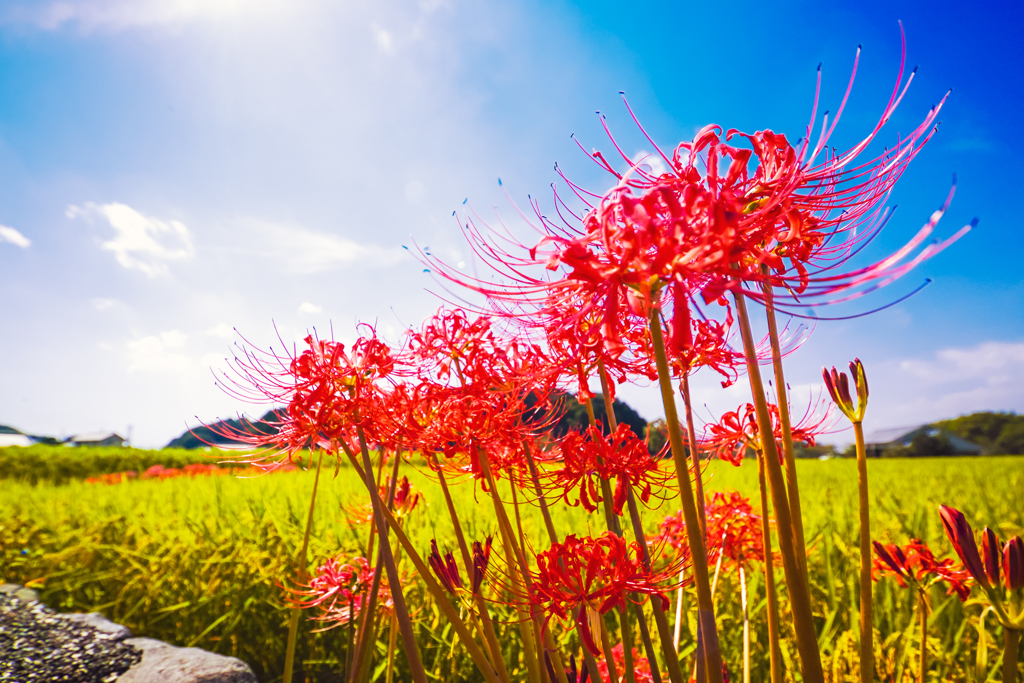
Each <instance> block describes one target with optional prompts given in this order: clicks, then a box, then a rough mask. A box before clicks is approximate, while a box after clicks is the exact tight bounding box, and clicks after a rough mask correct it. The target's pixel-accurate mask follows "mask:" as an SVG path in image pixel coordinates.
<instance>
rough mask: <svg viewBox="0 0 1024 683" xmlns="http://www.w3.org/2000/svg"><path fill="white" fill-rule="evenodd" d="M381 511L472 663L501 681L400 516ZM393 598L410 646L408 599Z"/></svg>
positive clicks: (398, 593)
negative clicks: (403, 609)
mask: <svg viewBox="0 0 1024 683" xmlns="http://www.w3.org/2000/svg"><path fill="white" fill-rule="evenodd" d="M360 445H362V444H360ZM345 453H346V455H348V457H349V459H350V460H351V461H352V464H353V465H354V466H355V468H356V471H357V472H359V473H360V476H363V480H364V481H366V476H365V472H364V471H363V470H362V469H361V468H359V464H358V462H357V461H356V459H355V454H354V453H352V452H351V451H350V450H349V449H347V448H346V449H345ZM364 465H365V460H364ZM366 471H372V470H369V469H367V470H366ZM370 499H371V502H372V501H373V500H374V499H375V497H374V495H373V493H372V492H371V495H370ZM376 500H378V501H379V498H376ZM378 511H379V514H380V516H381V518H382V519H381V520H380V527H381V528H387V527H390V528H391V531H393V532H394V533H395V538H396V539H397V540H398V543H399V545H401V547H402V549H403V550H405V554H406V555H408V556H409V559H410V560H411V561H412V563H413V566H414V567H415V568H416V572H417V573H418V574H419V576H420V579H422V580H423V583H424V585H425V586H426V587H427V590H428V591H429V592H430V594H431V595H432V596H433V598H434V600H435V601H436V603H437V606H438V607H439V608H440V609H441V611H442V612H443V613H444V615H445V617H446V618H447V619H448V621H449V622H451V624H452V628H453V629H454V630H455V633H456V634H457V635H458V636H459V639H460V640H461V641H462V644H463V645H464V646H465V648H466V651H467V653H468V654H469V656H470V658H471V659H472V660H473V663H474V664H475V665H476V667H477V668H478V669H479V670H480V672H481V673H482V674H483V677H484V679H485V680H486V681H487V682H488V683H500V681H498V676H497V674H496V673H495V671H494V669H493V668H492V667H491V664H490V662H488V661H487V656H486V655H484V652H483V650H482V649H480V646H479V645H478V644H477V643H476V641H475V640H474V639H473V636H472V634H471V633H470V632H469V628H468V627H467V626H466V624H465V622H464V621H463V620H462V618H461V617H460V616H459V611H458V610H457V609H455V607H453V606H452V603H451V602H450V601H449V600H448V597H447V596H446V595H445V592H444V588H442V587H441V585H440V584H439V583H438V582H437V581H436V580H435V579H434V577H433V575H432V574H431V573H430V568H429V567H428V566H427V563H426V562H424V561H423V558H422V557H420V555H419V553H418V552H417V551H416V546H414V545H413V544H412V541H410V540H409V537H408V536H407V535H406V533H405V531H404V530H403V529H402V525H401V524H400V523H399V522H398V519H397V518H396V517H395V515H394V513H392V512H391V510H388V509H387V508H386V507H384V506H383V505H381V506H379V507H375V509H374V513H375V514H377V513H378ZM389 547H390V545H389V544H387V537H386V536H383V535H382V536H381V548H382V550H386V548H389ZM386 559H387V555H385V560H386ZM389 568H390V567H389ZM396 574H397V572H396ZM397 578H398V577H397V576H396V579H394V581H395V582H394V584H392V585H394V586H400V585H401V584H400V583H398V582H397ZM392 581H393V579H392V578H391V574H390V573H389V574H388V582H389V584H391V582H392ZM392 597H393V598H394V601H395V616H396V617H397V618H398V627H399V631H401V632H402V641H403V645H404V646H405V647H406V648H407V649H408V645H407V641H406V640H405V632H404V631H403V629H402V617H401V614H402V612H400V611H399V609H398V605H399V601H401V604H402V606H403V607H404V606H405V600H404V598H403V597H402V591H401V590H397V591H396V590H394V589H393V588H392ZM405 615H406V618H408V612H407V611H406V612H405ZM413 647H414V648H415V647H416V646H415V640H414V641H413ZM414 652H416V655H415V656H416V659H417V662H419V661H420V660H419V651H418V649H414ZM406 656H407V657H409V658H410V659H411V658H412V656H410V654H409V653H408V652H407V653H406ZM410 668H411V667H410ZM420 671H421V672H422V671H423V664H422V662H420ZM413 673H414V674H415V669H413Z"/></svg>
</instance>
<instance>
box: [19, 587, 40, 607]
mask: <svg viewBox="0 0 1024 683" xmlns="http://www.w3.org/2000/svg"><path fill="white" fill-rule="evenodd" d="M13 595H14V597H16V598H18V599H19V600H21V601H22V602H26V603H31V602H39V593H36V592H35V591H34V590H32V589H31V588H19V589H18V590H16V591H14V593H13Z"/></svg>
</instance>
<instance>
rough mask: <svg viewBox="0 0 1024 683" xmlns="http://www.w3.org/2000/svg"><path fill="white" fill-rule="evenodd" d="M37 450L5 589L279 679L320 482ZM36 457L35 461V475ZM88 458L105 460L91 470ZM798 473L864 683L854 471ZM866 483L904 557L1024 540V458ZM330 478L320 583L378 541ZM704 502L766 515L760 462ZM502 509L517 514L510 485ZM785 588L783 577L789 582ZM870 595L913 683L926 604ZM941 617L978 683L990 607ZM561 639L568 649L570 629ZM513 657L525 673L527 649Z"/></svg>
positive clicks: (729, 634) (943, 645)
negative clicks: (963, 542)
mask: <svg viewBox="0 0 1024 683" xmlns="http://www.w3.org/2000/svg"><path fill="white" fill-rule="evenodd" d="M35 450H37V449H35V448H33V449H0V465H2V468H3V469H2V470H0V476H2V477H3V478H2V479H0V492H2V493H0V581H4V582H15V583H22V584H25V585H28V586H30V587H33V588H35V589H36V590H37V591H38V592H39V593H40V595H41V597H42V599H43V601H44V602H46V603H47V604H48V605H50V606H52V607H54V608H56V609H58V610H61V611H72V612H90V611H97V612H102V613H103V614H104V615H106V616H107V617H108V618H110V619H112V620H114V621H117V622H119V623H123V624H125V625H127V626H129V627H130V628H131V629H132V630H133V631H134V632H135V633H136V634H138V635H144V636H148V637H153V638H159V639H162V640H166V641H169V642H171V643H174V644H177V645H183V646H197V647H201V648H205V649H208V650H212V651H214V652H219V653H223V654H229V655H233V656H236V657H240V658H241V659H243V660H245V661H246V662H247V663H248V664H249V665H250V666H251V667H252V668H253V670H254V671H255V672H256V674H257V676H258V678H259V679H260V680H261V681H273V680H277V679H279V678H280V677H281V674H282V671H283V663H284V653H285V636H286V633H287V619H288V611H287V608H286V605H285V604H284V603H283V602H282V589H281V588H280V586H282V585H285V586H288V585H293V584H291V580H292V579H296V578H297V577H298V575H299V568H298V567H297V566H296V564H295V556H296V553H297V550H298V547H299V546H300V544H301V538H302V530H303V524H304V521H305V515H306V511H307V507H308V500H309V498H308V497H309V494H310V491H311V489H312V485H313V473H312V472H309V471H301V470H300V471H295V472H285V473H276V474H270V475H266V476H261V477H257V478H248V479H241V478H236V477H234V476H230V475H228V476H206V477H197V478H188V477H181V478H174V479H167V480H158V479H150V480H145V481H142V480H131V481H126V482H124V483H121V484H114V485H105V484H87V483H84V481H83V479H84V478H85V477H86V476H92V475H94V474H99V473H105V472H100V471H98V470H101V469H105V470H106V472H112V471H119V470H121V469H128V467H127V466H124V464H123V462H122V461H117V463H116V464H115V465H112V464H111V462H108V461H105V460H103V458H102V457H101V454H99V453H97V454H90V453H87V452H83V451H81V450H77V451H71V450H70V449H64V451H65V452H62V453H55V456H54V457H60V458H71V459H73V458H75V457H81V458H86V459H87V462H84V463H82V462H79V463H77V467H75V466H72V465H74V464H75V463H73V462H72V465H67V464H66V465H64V466H62V467H51V468H50V469H49V470H48V469H47V468H46V467H44V466H42V465H40V464H39V463H44V464H45V462H46V460H47V458H46V457H41V456H38V455H34V454H33V453H32V451H35ZM55 450H60V449H55ZM100 450H102V449H100ZM115 450H118V451H124V450H125V449H115ZM138 453H146V452H138ZM149 453H151V456H146V457H151V458H152V459H153V462H163V463H164V464H166V465H167V466H171V465H172V464H176V465H180V464H184V463H185V462H186V461H188V462H201V461H205V462H216V460H214V459H211V458H210V455H211V454H202V453H196V452H178V453H168V452H164V451H153V452H149ZM186 453H187V455H186ZM115 455H119V456H124V455H125V453H115ZM213 455H216V454H213ZM111 457H112V456H111ZM137 457H138V458H139V460H138V463H137V464H136V465H135V466H134V467H133V469H134V468H141V467H143V466H144V464H145V463H146V462H150V461H148V460H146V459H145V457H143V456H142V455H139V456H137ZM32 458H35V460H36V461H37V462H36V464H35V465H26V464H25V463H26V462H28V461H29V460H31V459H32ZM93 458H95V459H98V460H96V461H93V460H89V459H93ZM101 461H102V462H101ZM18 462H21V463H22V465H21V466H18V465H17V464H16V463H18ZM12 463H15V464H12ZM150 464H153V463H152V462H151V463H150ZM145 466H148V465H145ZM402 467H403V470H402V472H401V474H405V475H408V476H409V478H410V479H411V480H412V481H413V485H414V487H416V488H418V489H419V490H420V491H422V493H423V496H424V501H425V503H421V505H420V506H419V507H417V508H416V509H415V510H414V511H413V512H412V513H411V514H410V515H409V516H408V517H407V519H406V522H405V525H406V530H407V531H408V532H409V534H410V536H411V537H412V538H413V539H414V541H415V542H416V543H417V544H419V545H420V546H421V547H422V548H423V549H424V550H426V549H427V547H428V546H429V543H430V539H431V538H433V537H435V536H436V537H437V538H438V540H439V542H441V543H442V545H443V544H444V543H448V544H449V545H452V544H453V543H454V541H453V540H451V539H452V533H451V529H450V521H449V518H448V515H447V513H446V511H445V509H444V500H443V498H442V496H441V493H440V487H439V486H438V485H437V484H436V483H434V482H433V481H431V480H430V479H429V478H428V477H426V476H424V474H423V473H422V472H421V471H420V470H419V468H417V466H416V465H415V464H403V465H402ZM798 471H799V477H800V489H801V498H802V507H803V513H804V524H805V528H806V529H807V538H808V547H809V552H810V558H809V561H808V566H809V571H810V581H811V586H812V597H813V600H814V612H815V616H816V624H817V627H818V632H819V642H820V645H821V648H822V652H823V653H824V654H823V660H824V665H825V668H826V673H827V675H828V676H829V677H830V678H831V680H834V681H845V680H853V677H854V675H855V671H856V656H857V655H856V633H857V630H856V624H857V614H856V610H857V604H858V599H857V594H856V591H857V590H858V589H857V568H858V555H857V553H858V549H857V546H856V539H857V475H856V463H855V462H854V461H853V460H844V459H833V460H828V461H817V460H806V461H800V462H799V463H798ZM869 476H870V487H871V494H872V497H873V501H872V505H871V513H872V537H873V538H874V539H877V540H880V541H883V542H897V543H901V544H902V543H905V542H906V541H908V540H909V539H911V538H914V537H917V538H922V539H924V540H926V541H927V542H929V543H930V544H931V546H932V548H933V549H934V550H935V551H936V554H937V555H940V556H948V555H949V554H950V547H949V543H948V542H947V541H946V539H945V537H944V534H943V532H942V525H941V523H940V520H939V516H938V514H937V511H936V508H937V506H938V505H939V504H946V505H951V506H953V507H956V508H958V509H960V510H963V511H964V513H965V514H966V515H967V518H968V519H969V520H970V522H971V523H972V524H973V526H974V528H975V530H980V529H981V527H983V526H985V525H988V526H991V527H992V528H993V529H995V530H996V531H997V533H998V534H999V535H1000V536H1001V537H1002V538H1003V539H1006V538H1008V537H1009V536H1011V535H1013V534H1024V457H1021V456H1006V457H973V458H928V459H885V460H871V461H869ZM323 477H324V481H323V482H322V483H321V487H320V490H319V493H318V498H317V504H316V512H315V524H314V534H313V538H312V541H311V545H310V554H309V555H310V557H309V563H310V568H312V567H314V566H315V565H316V564H318V563H319V562H320V561H321V560H323V559H324V558H326V557H328V556H333V555H337V554H338V553H346V554H347V555H349V556H356V555H362V554H363V552H364V550H363V548H364V547H365V543H366V540H367V536H368V529H367V528H366V525H365V523H353V522H351V521H350V520H351V518H352V517H353V515H355V516H358V512H359V510H360V508H361V507H362V506H364V505H365V504H367V502H368V497H367V495H366V493H365V491H363V490H361V489H362V487H361V485H360V483H359V482H358V480H357V479H356V477H355V476H354V475H353V473H352V471H351V470H350V469H349V467H348V466H341V467H339V468H337V469H336V468H335V466H334V464H333V463H331V465H330V467H325V470H324V475H323ZM706 487H707V490H708V491H709V492H711V491H734V490H735V491H739V492H741V493H742V494H743V495H745V496H750V497H751V500H752V503H753V504H754V506H755V509H756V508H757V506H758V502H757V501H758V498H757V470H756V466H755V465H754V464H753V463H752V462H747V463H746V464H744V465H743V466H741V467H738V468H737V467H733V466H732V465H729V464H727V463H724V462H714V463H712V464H710V465H709V467H708V470H707V473H706ZM453 495H454V496H455V498H456V505H457V507H458V509H459V510H460V513H461V514H462V515H463V519H464V523H465V524H466V526H467V536H468V537H469V538H470V539H474V538H476V539H480V538H482V537H483V536H485V535H487V534H491V533H494V532H495V531H496V528H497V524H496V521H495V519H494V517H493V510H492V508H491V507H490V506H489V505H488V504H487V501H486V500H485V499H484V494H483V492H482V491H478V490H476V489H475V487H474V485H473V484H472V483H471V482H465V483H462V484H461V485H459V486H456V487H455V488H454V489H453ZM502 495H503V496H504V497H505V498H506V499H510V492H509V490H508V489H507V488H503V489H502ZM652 506H656V507H655V508H654V509H649V510H647V511H646V512H645V513H644V521H645V525H646V527H647V528H648V530H650V531H652V532H653V531H654V530H655V529H656V528H657V525H658V522H659V521H660V520H661V519H662V518H663V517H664V516H665V515H666V514H667V513H671V512H675V511H676V509H677V506H676V505H675V503H674V502H673V501H667V502H661V501H652ZM520 507H521V508H522V510H523V514H524V517H523V519H522V522H523V525H524V528H525V531H526V533H527V536H528V538H529V539H532V542H533V543H534V544H535V545H536V546H541V544H542V540H541V531H542V522H541V518H540V514H539V512H537V510H536V508H535V507H533V506H530V505H523V506H520ZM552 509H553V512H554V514H555V524H556V527H557V528H558V529H559V530H562V533H565V530H570V529H571V530H575V532H576V533H578V534H585V533H587V532H588V530H593V533H594V534H597V533H600V532H601V530H603V528H604V524H603V518H600V517H599V516H598V514H596V513H595V514H594V515H588V514H587V513H586V512H584V511H583V510H582V508H570V507H568V506H566V505H565V504H564V503H562V502H555V503H554V504H553V508H552ZM400 568H402V569H404V572H405V573H406V575H407V576H408V577H409V580H408V583H407V586H408V587H407V598H408V600H409V604H410V607H411V609H412V611H413V613H414V618H415V620H416V625H417V638H418V642H419V643H420V645H421V651H422V653H423V659H424V664H425V666H426V667H427V669H428V671H429V672H430V674H431V675H432V676H433V677H434V678H435V679H436V680H477V674H476V671H475V669H474V668H473V666H472V663H471V661H470V659H469V657H468V656H466V655H465V654H464V653H462V652H461V650H460V649H459V647H458V645H457V644H453V642H452V633H451V630H450V627H449V626H448V622H447V621H446V620H445V619H444V618H443V617H442V615H441V614H440V611H439V610H438V608H437V607H436V606H435V605H434V604H433V602H432V601H431V600H430V599H429V597H428V596H427V595H426V592H425V590H424V589H423V588H422V584H421V583H419V582H417V581H416V580H415V578H414V577H413V576H412V575H413V573H414V571H413V568H412V565H411V564H410V563H404V564H402V565H400ZM777 574H778V575H779V576H781V569H778V570H777ZM748 589H749V590H752V593H751V597H750V618H751V629H752V639H753V644H752V659H753V662H754V668H753V676H752V680H754V681H759V680H765V677H766V672H767V668H768V667H767V659H768V658H767V653H766V647H767V626H766V625H765V623H764V616H765V611H764V606H765V602H764V595H765V590H764V582H763V579H762V577H760V576H759V575H758V574H756V572H753V571H751V572H750V573H749V574H748ZM875 590H876V602H875V628H876V629H877V631H878V635H877V636H876V644H877V654H876V661H877V665H878V670H879V674H880V677H883V680H893V681H903V680H911V678H910V676H912V674H913V670H914V667H913V659H914V657H915V653H916V651H917V648H918V646H919V640H918V639H919V635H918V627H917V626H915V622H914V620H913V618H912V609H913V604H912V601H913V596H912V595H911V594H910V592H909V591H907V590H905V589H901V588H900V587H898V586H897V585H896V584H895V583H893V582H892V581H890V580H882V581H880V582H878V583H876V584H875ZM495 597H497V596H495ZM715 598H716V609H717V612H718V619H719V628H720V635H721V640H722V649H723V652H724V656H725V661H726V664H727V665H728V667H729V668H730V671H732V672H733V680H734V681H736V680H739V674H738V672H739V667H740V658H741V653H742V640H741V638H742V628H741V621H740V619H741V612H740V606H739V604H740V602H739V587H738V577H736V576H730V575H725V576H723V577H722V578H721V580H720V582H719V585H718V590H717V593H716V596H715ZM689 599H691V600H692V596H691V597H690V598H689ZM931 604H932V613H931V621H930V624H929V634H930V639H929V642H928V648H929V650H930V657H931V658H934V661H935V665H934V667H933V668H932V670H931V672H930V675H932V676H933V677H934V680H936V681H939V680H941V681H953V680H956V681H960V680H969V679H970V676H971V674H970V673H968V672H969V671H970V670H972V669H973V666H974V661H975V655H976V648H977V642H978V635H977V628H976V625H977V621H978V615H979V613H980V607H979V606H976V605H971V604H970V603H968V604H967V605H961V604H960V602H959V600H957V599H956V598H955V597H946V595H945V592H944V590H942V589H940V588H939V587H936V588H934V589H933V593H932V596H931ZM784 606H785V603H784ZM496 614H497V616H498V617H499V619H500V618H503V617H504V618H506V619H510V618H511V617H510V614H511V612H510V611H508V610H506V611H502V609H501V608H500V607H499V608H498V609H497V610H496ZM783 622H784V626H783V628H789V626H788V623H786V622H787V620H786V619H783ZM317 626H318V624H316V623H315V622H311V621H305V623H304V625H303V632H302V634H301V636H300V641H299V650H298V657H299V660H300V661H301V668H302V670H303V672H305V675H306V676H307V680H311V681H312V680H317V678H316V673H317V672H319V671H326V670H329V669H331V668H332V667H333V666H336V662H337V658H338V656H339V655H340V654H341V653H342V651H343V647H344V643H345V635H346V634H345V629H343V628H341V629H335V630H330V631H326V632H320V633H312V631H313V630H314V629H316V628H317ZM990 627H991V624H990ZM554 628H555V629H557V630H558V634H557V635H558V637H562V629H560V627H558V626H557V625H556V626H554ZM514 629H515V626H514V625H513V624H509V623H505V624H503V625H501V626H500V627H499V636H500V635H501V634H505V633H507V634H508V637H507V638H505V639H504V641H505V642H507V643H509V648H510V650H511V649H512V648H514V647H516V645H515V643H517V642H518V634H516V635H515V636H513V634H512V631H513V630H514ZM694 632H695V623H692V622H691V623H688V624H684V628H683V637H682V643H683V644H682V647H681V656H684V657H686V658H687V660H689V656H690V653H691V652H692V651H693V649H694V647H695V644H694V635H693V634H694ZM388 636H389V632H388V624H387V622H386V620H385V621H384V622H383V623H382V625H381V628H380V629H379V631H378V643H377V655H376V658H375V661H374V677H375V679H379V680H382V681H383V680H384V675H385V673H384V669H385V666H386V660H385V653H386V651H387V645H388ZM564 637H566V638H569V637H571V636H569V635H565V636H564ZM992 640H993V642H991V643H990V644H989V647H990V650H991V651H990V652H989V655H988V664H989V667H990V668H991V672H992V674H991V675H993V676H996V675H997V673H996V672H997V670H998V669H997V667H998V662H999V657H1000V649H999V647H998V645H999V644H1000V643H999V642H995V639H992ZM787 647H789V648H792V644H791V639H790V638H784V639H783V648H784V652H783V656H784V658H786V660H787V666H786V667H785V668H786V672H787V676H789V677H790V678H791V680H799V673H798V669H799V667H798V666H797V665H796V663H795V657H796V653H795V651H793V650H792V649H790V651H785V648H787ZM510 657H511V659H512V661H513V662H515V661H516V657H515V653H514V652H512V653H511V654H510ZM396 667H397V669H398V671H397V675H396V678H395V680H398V681H401V680H405V679H404V678H402V673H401V672H402V667H403V662H402V658H401V655H399V657H398V661H397V662H396ZM521 673H522V672H520V674H521ZM520 677H521V678H523V679H524V680H525V678H524V677H523V676H520ZM300 680H301V679H300ZM513 680H515V672H513Z"/></svg>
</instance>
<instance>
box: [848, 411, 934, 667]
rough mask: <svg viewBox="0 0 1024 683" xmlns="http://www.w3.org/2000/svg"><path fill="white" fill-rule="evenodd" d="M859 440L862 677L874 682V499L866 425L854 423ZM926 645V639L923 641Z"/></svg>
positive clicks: (858, 488) (855, 434)
mask: <svg viewBox="0 0 1024 683" xmlns="http://www.w3.org/2000/svg"><path fill="white" fill-rule="evenodd" d="M853 434H854V437H855V438H856V441H857V493H858V496H859V498H860V680H861V683H871V681H872V680H873V679H874V673H875V648H874V631H873V630H872V625H873V623H874V622H873V620H872V614H871V588H872V585H871V516H870V505H871V499H870V498H869V497H868V460H867V453H866V452H865V450H864V425H862V424H861V423H860V422H854V423H853ZM921 644H922V646H924V641H921Z"/></svg>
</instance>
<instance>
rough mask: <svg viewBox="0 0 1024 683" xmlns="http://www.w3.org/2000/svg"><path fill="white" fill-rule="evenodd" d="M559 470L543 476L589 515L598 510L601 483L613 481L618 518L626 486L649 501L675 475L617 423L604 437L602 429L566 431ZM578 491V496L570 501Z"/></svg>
mask: <svg viewBox="0 0 1024 683" xmlns="http://www.w3.org/2000/svg"><path fill="white" fill-rule="evenodd" d="M558 449H559V451H560V453H561V456H562V457H561V460H562V462H561V467H559V468H557V469H549V470H548V471H547V472H546V473H545V475H544V476H545V479H547V481H548V484H549V486H550V487H551V488H552V489H553V490H554V491H556V492H558V493H560V495H561V496H562V498H563V499H564V500H565V502H567V503H568V504H569V505H573V506H576V505H583V507H584V508H585V509H586V510H587V511H588V512H594V511H596V510H597V504H598V503H600V502H602V500H603V499H602V498H601V494H600V481H601V480H609V481H611V480H614V481H615V491H614V494H613V495H614V499H613V501H612V509H613V510H614V511H615V514H617V515H621V514H622V509H623V506H624V505H625V504H626V499H627V494H628V490H629V489H627V487H635V488H637V489H639V491H640V500H642V501H643V502H645V503H646V502H648V501H649V500H650V498H651V494H652V492H653V490H654V488H653V487H661V486H663V485H664V484H665V482H667V481H668V480H669V478H670V477H672V476H674V473H672V472H663V471H661V469H660V468H659V465H660V462H659V460H657V459H655V458H652V457H651V454H650V452H649V451H648V449H647V443H646V442H644V441H642V440H640V438H639V437H637V435H636V434H635V433H634V432H633V430H632V429H630V427H629V426H628V425H626V424H624V423H623V424H620V425H619V426H618V427H617V428H616V430H615V433H614V434H612V435H610V436H608V437H606V436H604V435H603V434H602V433H601V430H600V429H598V428H596V427H590V428H588V429H587V431H586V433H585V434H580V433H579V432H576V431H569V432H568V433H567V434H566V435H565V436H564V437H562V439H561V440H560V441H559V442H558ZM577 490H578V492H579V493H578V497H577V499H576V500H575V501H574V500H572V498H571V495H572V494H573V492H575V491H577Z"/></svg>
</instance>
